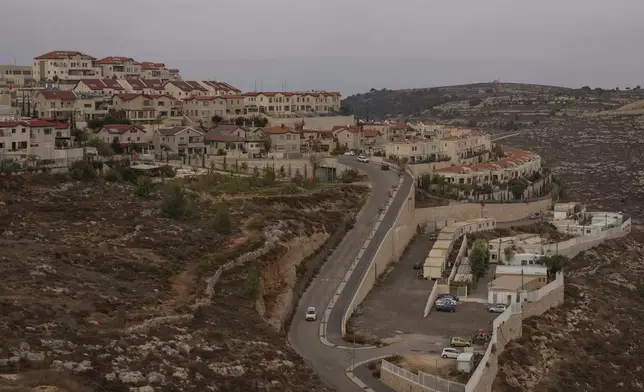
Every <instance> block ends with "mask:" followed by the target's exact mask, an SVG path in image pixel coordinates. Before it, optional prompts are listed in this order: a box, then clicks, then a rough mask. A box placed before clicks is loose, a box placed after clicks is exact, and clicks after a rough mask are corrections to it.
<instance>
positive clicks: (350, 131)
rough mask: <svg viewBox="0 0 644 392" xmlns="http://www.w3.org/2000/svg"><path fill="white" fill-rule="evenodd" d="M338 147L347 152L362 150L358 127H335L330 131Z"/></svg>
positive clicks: (360, 132) (360, 133) (360, 134)
mask: <svg viewBox="0 0 644 392" xmlns="http://www.w3.org/2000/svg"><path fill="white" fill-rule="evenodd" d="M331 132H332V134H333V137H334V138H335V140H336V143H337V145H338V147H343V148H346V149H349V150H361V149H362V144H361V141H362V138H363V136H362V131H361V128H360V127H359V126H346V127H344V126H335V127H333V129H332V130H331Z"/></svg>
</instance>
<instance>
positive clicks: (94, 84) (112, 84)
mask: <svg viewBox="0 0 644 392" xmlns="http://www.w3.org/2000/svg"><path fill="white" fill-rule="evenodd" d="M80 82H83V84H85V85H86V86H87V87H89V89H90V90H92V91H103V90H105V89H106V88H109V89H112V90H125V89H124V88H123V86H121V85H120V84H119V82H118V81H116V80H114V79H81V80H80V81H79V83H80Z"/></svg>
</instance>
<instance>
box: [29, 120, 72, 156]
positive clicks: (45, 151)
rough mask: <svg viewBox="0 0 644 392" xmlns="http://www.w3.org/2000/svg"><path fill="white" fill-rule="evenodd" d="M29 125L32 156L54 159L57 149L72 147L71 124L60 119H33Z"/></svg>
mask: <svg viewBox="0 0 644 392" xmlns="http://www.w3.org/2000/svg"><path fill="white" fill-rule="evenodd" d="M28 124H29V144H30V149H31V154H33V155H36V156H38V157H39V158H40V159H54V158H55V156H56V155H55V151H54V150H56V149H66V148H70V147H71V134H70V133H71V132H70V129H69V124H68V123H66V122H65V121H61V120H59V119H50V118H46V119H33V120H29V121H28Z"/></svg>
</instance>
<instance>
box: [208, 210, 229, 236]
mask: <svg viewBox="0 0 644 392" xmlns="http://www.w3.org/2000/svg"><path fill="white" fill-rule="evenodd" d="M212 227H213V229H215V231H217V232H218V233H219V234H230V233H232V232H233V226H232V222H231V221H230V215H229V213H228V204H226V203H218V204H217V205H215V218H214V220H213V222H212Z"/></svg>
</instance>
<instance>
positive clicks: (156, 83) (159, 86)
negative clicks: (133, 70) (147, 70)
mask: <svg viewBox="0 0 644 392" xmlns="http://www.w3.org/2000/svg"><path fill="white" fill-rule="evenodd" d="M121 85H122V86H123V87H124V88H125V91H127V92H128V93H135V94H158V95H161V94H165V89H164V88H163V82H162V81H161V79H125V80H124V81H121Z"/></svg>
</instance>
